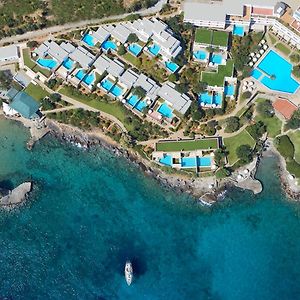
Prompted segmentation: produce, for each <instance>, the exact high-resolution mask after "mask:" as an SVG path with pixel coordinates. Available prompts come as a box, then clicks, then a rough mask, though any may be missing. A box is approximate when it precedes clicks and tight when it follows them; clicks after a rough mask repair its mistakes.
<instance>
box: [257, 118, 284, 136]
mask: <svg viewBox="0 0 300 300" xmlns="http://www.w3.org/2000/svg"><path fill="white" fill-rule="evenodd" d="M255 120H256V121H262V122H263V123H264V124H265V125H266V126H267V132H268V134H269V136H270V137H271V138H274V137H276V136H277V135H279V134H280V133H281V125H282V122H281V121H280V120H279V119H278V118H277V117H276V116H273V117H272V118H264V117H261V116H259V115H257V116H256V117H255Z"/></svg>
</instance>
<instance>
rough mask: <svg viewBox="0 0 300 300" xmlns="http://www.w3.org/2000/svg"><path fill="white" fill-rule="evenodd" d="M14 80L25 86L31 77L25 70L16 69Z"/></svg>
mask: <svg viewBox="0 0 300 300" xmlns="http://www.w3.org/2000/svg"><path fill="white" fill-rule="evenodd" d="M14 80H15V81H16V82H17V83H18V84H20V85H21V86H22V87H23V88H26V87H27V86H28V85H29V84H30V82H31V78H30V77H29V76H28V75H27V74H26V72H25V71H24V70H20V71H18V72H17V73H16V74H15V75H14Z"/></svg>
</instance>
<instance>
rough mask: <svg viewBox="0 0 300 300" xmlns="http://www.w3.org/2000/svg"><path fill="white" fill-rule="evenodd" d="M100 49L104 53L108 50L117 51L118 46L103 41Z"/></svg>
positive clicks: (111, 42)
mask: <svg viewBox="0 0 300 300" xmlns="http://www.w3.org/2000/svg"><path fill="white" fill-rule="evenodd" d="M101 48H102V49H103V50H105V51H108V50H117V48H118V46H117V44H116V43H115V42H113V41H105V42H104V43H103V44H102V45H101Z"/></svg>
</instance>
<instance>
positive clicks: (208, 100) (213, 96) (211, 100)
mask: <svg viewBox="0 0 300 300" xmlns="http://www.w3.org/2000/svg"><path fill="white" fill-rule="evenodd" d="M198 101H199V103H200V105H201V106H202V105H205V104H209V105H212V104H215V105H217V106H219V105H221V104H222V95H221V94H220V93H208V92H205V93H201V94H200V95H199V97H198Z"/></svg>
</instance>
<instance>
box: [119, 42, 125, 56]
mask: <svg viewBox="0 0 300 300" xmlns="http://www.w3.org/2000/svg"><path fill="white" fill-rule="evenodd" d="M125 53H126V48H125V46H124V45H123V44H121V45H120V46H119V48H118V54H119V55H124V54H125Z"/></svg>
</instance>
